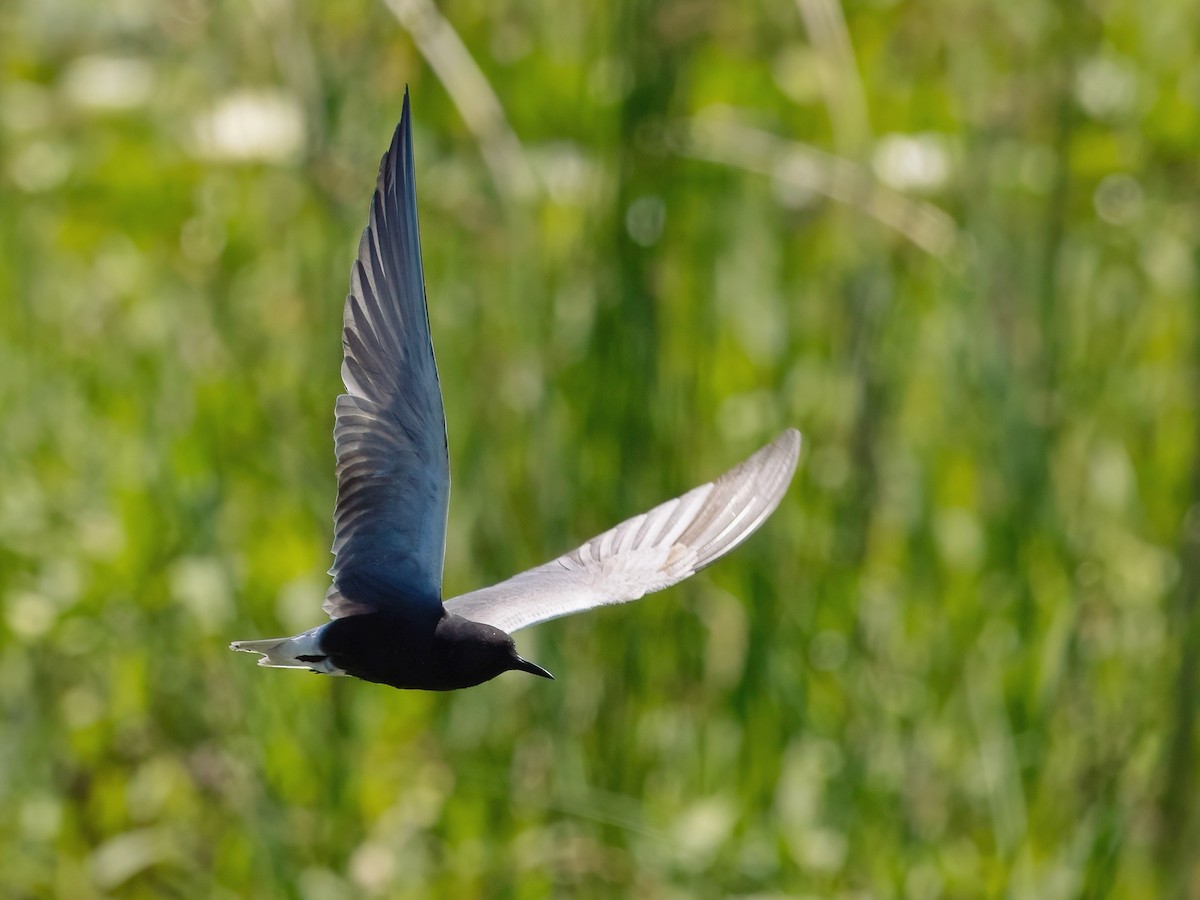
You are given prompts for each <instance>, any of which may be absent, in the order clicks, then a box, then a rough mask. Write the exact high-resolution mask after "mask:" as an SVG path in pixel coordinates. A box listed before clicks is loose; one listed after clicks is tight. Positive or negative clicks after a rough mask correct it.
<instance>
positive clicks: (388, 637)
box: [311, 612, 554, 691]
mask: <svg viewBox="0 0 1200 900" xmlns="http://www.w3.org/2000/svg"><path fill="white" fill-rule="evenodd" d="M317 646H318V647H319V648H320V651H321V655H323V656H325V657H326V658H327V659H328V661H329V662H330V663H331V664H332V665H333V667H334V668H335V669H336V670H338V671H339V672H344V673H345V674H347V675H353V676H354V677H355V678H361V679H362V680H363V681H373V682H375V683H376V684H387V685H391V686H392V687H394V688H406V689H415V690H424V691H453V690H458V689H459V688H468V687H474V686H475V685H477V684H483V682H485V681H490V680H491V679H493V678H495V677H496V676H497V675H499V674H500V673H501V672H509V671H513V670H519V671H523V672H529V673H531V674H533V675H541V676H543V677H545V678H553V677H554V676H553V675H551V674H550V673H549V672H547V671H546V670H545V669H543V668H541V667H540V666H536V665H534V664H533V663H531V662H529V661H528V660H524V659H521V657H520V656H518V655H517V648H516V645H515V644H514V643H513V639H512V638H511V637H509V636H508V635H507V634H505V633H504V632H503V631H501V630H500V629H499V628H493V627H492V626H491V625H484V624H482V623H480V622H472V621H470V620H469V619H464V618H463V617H462V616H456V615H454V614H453V613H450V612H443V613H442V615H440V616H438V617H437V618H436V620H432V621H431V620H429V619H428V618H425V619H424V620H417V621H414V620H413V619H412V618H410V617H407V616H403V615H396V614H394V613H389V612H374V613H365V614H363V615H357V616H345V617H344V618H340V619H334V620H333V621H332V622H330V623H329V624H328V625H326V626H324V627H323V628H322V629H321V630H320V635H319V638H318V641H317ZM311 661H314V662H316V661H318V660H311Z"/></svg>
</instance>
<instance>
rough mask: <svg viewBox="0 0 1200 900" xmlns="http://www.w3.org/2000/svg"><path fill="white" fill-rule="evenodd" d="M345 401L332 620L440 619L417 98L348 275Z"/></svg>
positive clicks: (444, 469)
mask: <svg viewBox="0 0 1200 900" xmlns="http://www.w3.org/2000/svg"><path fill="white" fill-rule="evenodd" d="M342 349H343V351H344V353H345V360H344V362H343V363H342V381H343V382H345V385H346V393H345V394H342V395H341V396H340V397H338V399H337V424H336V425H335V427H334V431H333V435H334V444H335V448H336V451H337V482H338V496H337V506H336V508H335V510H334V515H333V518H334V542H333V553H334V563H333V568H331V569H330V570H329V574H330V575H332V576H333V585H332V586H331V587H330V589H329V593H328V595H327V596H326V598H325V604H324V609H325V611H326V612H327V613H329V615H330V616H332V617H333V618H338V617H340V616H347V615H353V614H356V613H361V612H367V611H370V610H374V609H382V608H388V609H397V610H399V609H402V610H407V611H412V612H416V611H418V610H427V611H429V612H431V613H432V612H436V611H437V610H438V609H440V604H441V590H442V560H443V556H444V553H445V543H446V506H447V503H448V501H449V497H450V466H449V460H448V454H447V450H446V417H445V415H444V413H443V411H442V394H441V389H440V387H439V385H438V376H437V367H436V365H435V364H434V360H433V344H432V342H431V340H430V337H429V316H428V313H427V312H426V308H425V277H424V274H423V272H422V269H421V243H420V239H419V237H418V234H417V196H416V189H415V186H414V184H413V155H412V129H411V123H410V117H409V106H408V92H407V91H405V93H404V110H403V112H402V114H401V117H400V124H399V126H398V127H397V128H396V133H395V136H394V137H393V138H392V144H391V147H389V148H388V151H387V153H386V154H385V155H384V157H383V161H382V162H381V163H380V165H379V179H378V181H377V182H376V186H375V196H374V197H373V199H372V201H371V215H370V219H369V221H368V224H367V229H366V231H364V232H363V236H362V241H361V242H360V243H359V245H358V259H357V260H355V262H354V268H353V270H352V271H351V275H350V295H349V296H348V297H347V298H346V310H345V322H344V326H343V329H342Z"/></svg>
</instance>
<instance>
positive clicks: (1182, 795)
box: [1159, 259, 1200, 897]
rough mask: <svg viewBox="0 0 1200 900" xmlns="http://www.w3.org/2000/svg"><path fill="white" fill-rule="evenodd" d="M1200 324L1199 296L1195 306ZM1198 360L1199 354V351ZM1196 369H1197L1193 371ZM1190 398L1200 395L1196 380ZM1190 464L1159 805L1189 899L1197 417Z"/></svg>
mask: <svg viewBox="0 0 1200 900" xmlns="http://www.w3.org/2000/svg"><path fill="white" fill-rule="evenodd" d="M1198 262H1200V259H1198ZM1195 322H1196V324H1197V325H1198V326H1200V298H1197V303H1196V307H1195ZM1197 355H1198V356H1200V352H1198V353H1197ZM1195 371H1200V367H1197V368H1196V369H1195ZM1192 396H1193V397H1200V377H1197V378H1196V379H1195V383H1194V387H1193V390H1192ZM1195 421H1196V423H1197V428H1196V433H1195V435H1194V436H1193V440H1194V445H1193V447H1192V466H1191V470H1192V471H1191V483H1192V484H1191V495H1192V499H1191V503H1190V505H1189V507H1188V510H1187V512H1186V514H1185V515H1184V518H1183V528H1182V534H1181V537H1180V542H1179V561H1180V577H1179V593H1178V595H1177V599H1176V603H1175V609H1174V613H1175V618H1176V628H1175V631H1176V633H1177V634H1178V635H1179V670H1178V672H1177V673H1176V676H1175V697H1174V700H1175V703H1174V722H1173V723H1172V730H1171V737H1170V740H1169V742H1168V744H1167V748H1166V756H1167V759H1166V777H1165V779H1164V782H1163V788H1162V797H1161V799H1160V802H1159V814H1160V818H1161V823H1160V827H1161V829H1162V833H1163V841H1162V844H1161V847H1160V853H1161V861H1162V871H1163V872H1164V876H1165V877H1164V882H1165V883H1164V885H1163V887H1164V891H1163V895H1164V896H1177V897H1186V896H1188V895H1189V891H1188V887H1189V878H1188V876H1189V870H1190V868H1191V866H1192V865H1193V864H1194V859H1195V854H1194V852H1193V841H1192V836H1193V835H1194V823H1193V815H1192V809H1193V806H1194V800H1195V797H1194V792H1195V766H1196V760H1195V754H1196V703H1197V680H1198V678H1200V414H1198V415H1197V416H1196V417H1195Z"/></svg>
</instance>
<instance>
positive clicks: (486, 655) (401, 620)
mask: <svg viewBox="0 0 1200 900" xmlns="http://www.w3.org/2000/svg"><path fill="white" fill-rule="evenodd" d="M342 348H343V351H344V361H343V363H342V381H343V382H344V383H345V386H346V393H344V394H342V395H341V396H339V397H338V398H337V404H336V407H335V410H336V424H335V426H334V446H335V449H336V455H337V503H336V506H335V508H334V541H333V554H334V563H333V567H332V568H331V569H330V570H329V574H330V575H331V576H332V577H333V583H332V585H331V586H330V588H329V591H328V593H327V594H326V596H325V603H324V605H323V607H322V608H323V609H324V610H325V612H326V613H328V614H329V616H330V618H331V619H332V621H330V622H327V623H325V624H324V625H320V626H318V627H316V628H312V629H310V630H308V631H306V632H304V633H303V634H298V635H296V636H295V637H288V638H273V639H271V640H261V641H235V642H234V643H232V644H231V645H230V646H231V648H232V649H234V650H245V651H248V652H252V653H260V654H262V658H261V659H260V660H259V661H258V664H259V665H260V666H273V667H277V668H289V669H308V670H310V671H313V672H320V673H324V674H326V675H352V676H354V677H356V678H361V679H363V680H365V681H373V682H376V683H378V684H386V685H391V686H392V687H397V688H411V689H422V690H435V691H447V690H455V689H458V688H467V687H472V686H474V685H477V684H482V683H483V682H485V681H489V680H490V679H492V678H495V677H496V676H497V675H499V674H500V673H501V672H507V671H513V670H516V671H522V672H529V673H531V674H533V675H540V676H542V677H543V678H553V677H554V676H553V675H551V674H550V673H549V672H547V671H546V670H545V669H543V668H542V667H541V666H538V665H536V664H534V663H531V662H529V661H528V660H526V659H522V658H521V657H520V656H519V655H518V654H517V650H516V646H515V644H514V643H513V639H512V637H511V636H510V635H511V634H512V633H513V632H515V631H518V630H519V629H521V628H526V627H528V626H530V625H534V624H536V623H538V622H545V621H547V620H549V619H555V618H558V617H560V616H566V615H570V614H571V613H577V612H582V611H583V610H587V609H592V608H593V607H597V606H605V605H609V604H615V603H625V602H628V601H630V600H636V599H638V598H639V597H642V596H644V595H645V594H648V593H651V592H652V591H658V590H661V589H662V588H665V587H668V586H669V585H672V584H675V583H676V582H679V581H682V580H683V579H684V578H687V577H688V576H690V575H693V574H695V573H696V572H697V571H699V570H700V569H702V568H703V567H704V566H707V565H708V564H709V563H712V562H714V561H715V560H717V559H719V558H720V557H721V556H724V555H725V554H726V553H728V552H729V551H730V550H732V549H733V548H734V547H736V546H738V545H739V544H740V543H741V542H742V541H744V540H745V539H746V538H747V537H749V536H750V535H751V534H753V533H754V531H755V530H756V529H757V528H758V527H759V526H760V525H762V523H763V522H764V521H765V520H766V519H767V517H768V516H770V515H771V513H772V512H774V511H775V508H776V506H778V505H779V501H780V500H781V499H782V498H783V495H784V492H785V491H786V490H787V487H788V484H789V483H790V481H791V479H792V475H793V473H794V472H795V470H796V461H797V459H798V457H799V453H800V433H799V432H798V431H796V430H794V429H788V430H787V431H784V432H783V433H782V434H781V435H779V437H777V438H776V439H775V440H774V441H772V442H771V443H770V444H768V445H767V446H765V447H763V448H762V449H761V450H759V451H758V452H757V453H755V454H754V455H753V456H751V457H749V458H748V459H746V460H745V461H744V462H742V463H741V464H740V465H738V466H736V467H734V468H733V469H730V470H729V471H728V472H726V473H725V474H724V475H721V476H720V477H719V478H717V479H716V480H714V481H711V482H709V483H707V484H702V485H700V486H699V487H697V488H693V489H692V490H690V491H688V492H687V493H686V494H683V495H682V496H680V497H676V498H675V499H674V500H668V501H667V502H666V503H663V504H661V505H659V506H656V507H655V508H654V509H652V510H650V511H649V512H646V513H643V514H641V515H639V516H635V517H634V518H632V519H629V520H628V521H625V522H622V523H621V524H620V525H617V526H616V527H615V528H612V529H610V530H609V531H606V532H604V534H601V535H599V536H598V537H594V538H592V539H591V540H590V541H588V542H587V543H585V544H584V545H583V546H581V547H579V548H577V549H575V550H572V551H571V552H570V553H567V554H565V555H564V556H560V557H559V558H558V559H555V560H552V561H551V562H548V563H546V564H545V565H541V566H538V567H536V568H534V569H530V570H529V571H527V572H522V573H521V574H519V575H516V576H514V577H512V578H510V579H508V580H507V581H503V582H501V583H499V584H496V585H493V586H491V587H486V588H482V589H481V590H477V591H472V592H471V593H469V594H463V595H462V596H460V597H455V598H453V599H451V600H447V601H445V602H444V603H443V602H442V565H443V557H444V550H445V542H446V510H447V504H448V501H449V497H450V464H449V453H448V449H447V441H446V419H445V415H444V413H443V409H442V394H441V387H440V385H439V383H438V374H437V367H436V365H435V363H434V358H433V343H432V340H431V338H430V333H429V316H428V312H427V309H426V305H425V276H424V273H423V271H422V266H421V245H420V239H419V237H418V234H417V196H416V187H415V185H414V172H413V151H412V125H411V118H410V112H409V101H408V91H407V90H405V92H404V107H403V110H402V112H401V116H400V124H399V125H398V126H397V128H396V132H395V134H394V135H393V137H392V143H391V146H390V147H389V148H388V151H387V153H386V154H385V155H384V157H383V160H382V162H381V163H380V166H379V177H378V180H377V182H376V186H375V194H374V197H373V198H372V201H371V210H370V217H369V219H368V224H367V228H366V230H365V231H364V232H363V236H362V240H361V242H360V243H359V245H358V258H357V259H356V260H355V262H354V266H353V269H352V270H351V274H350V294H349V296H348V297H347V298H346V306H345V314H344V323H343V328H342Z"/></svg>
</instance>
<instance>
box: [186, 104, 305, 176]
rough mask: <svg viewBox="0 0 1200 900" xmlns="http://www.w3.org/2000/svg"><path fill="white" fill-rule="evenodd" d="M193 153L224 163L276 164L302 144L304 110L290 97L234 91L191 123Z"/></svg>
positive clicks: (289, 156) (296, 151) (292, 154)
mask: <svg viewBox="0 0 1200 900" xmlns="http://www.w3.org/2000/svg"><path fill="white" fill-rule="evenodd" d="M192 134H193V137H194V138H195V150H196V153H197V154H198V155H199V156H201V157H203V158H205V159H211V160H217V161H228V162H253V161H262V162H280V161H282V160H286V159H289V158H291V157H293V156H295V155H296V154H297V153H298V152H299V150H300V148H301V146H302V145H303V142H304V111H303V109H301V107H300V103H299V101H298V100H297V99H296V98H295V97H293V96H292V95H291V94H287V93H284V92H282V91H270V90H242V91H235V92H233V93H231V94H228V95H227V96H225V97H223V98H222V99H221V100H219V101H217V103H216V105H215V106H214V107H213V108H212V109H210V110H207V111H206V112H203V113H201V114H200V115H198V116H197V117H196V118H195V120H194V121H193V123H192Z"/></svg>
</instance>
